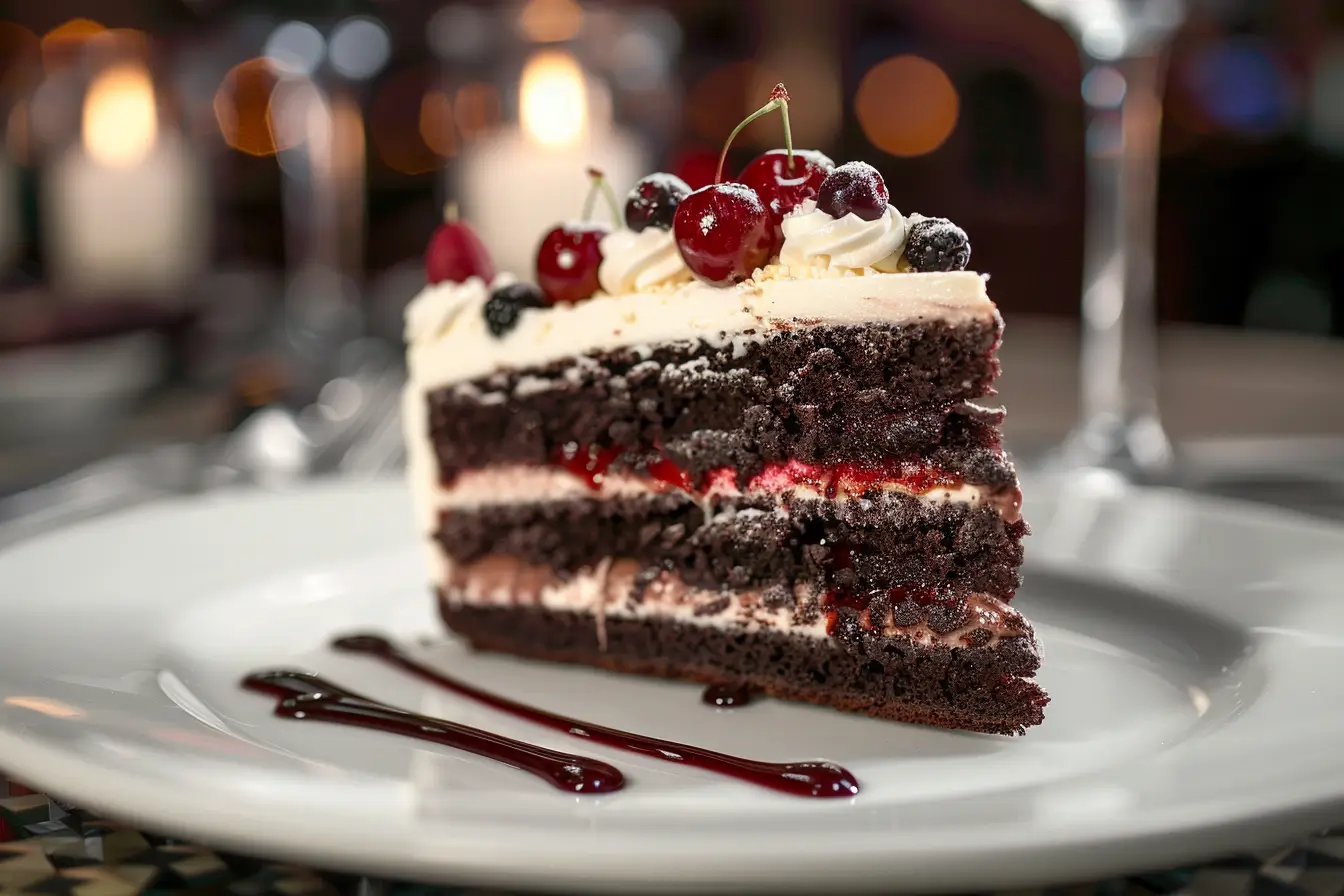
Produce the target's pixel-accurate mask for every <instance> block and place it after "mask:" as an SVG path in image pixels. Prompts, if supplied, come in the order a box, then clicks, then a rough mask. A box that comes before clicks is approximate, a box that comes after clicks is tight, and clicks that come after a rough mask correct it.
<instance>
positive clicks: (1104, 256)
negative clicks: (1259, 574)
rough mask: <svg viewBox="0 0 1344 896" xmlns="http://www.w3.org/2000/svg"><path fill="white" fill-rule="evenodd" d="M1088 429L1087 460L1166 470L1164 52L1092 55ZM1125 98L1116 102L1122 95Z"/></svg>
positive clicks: (1085, 378) (1085, 317)
mask: <svg viewBox="0 0 1344 896" xmlns="http://www.w3.org/2000/svg"><path fill="white" fill-rule="evenodd" d="M1086 67H1087V69H1088V71H1087V76H1088V80H1087V81H1086V82H1085V84H1089V83H1090V87H1091V88H1095V89H1088V90H1085V91H1084V94H1085V98H1086V99H1087V103H1086V104H1085V108H1086V110H1087V135H1086V140H1087V217H1086V230H1085V249H1084V261H1083V267H1084V270H1083V308H1082V321H1083V335H1082V359H1081V371H1080V377H1081V389H1082V408H1081V410H1082V415H1083V421H1082V427H1081V432H1080V433H1079V436H1080V439H1079V441H1080V442H1081V444H1082V448H1083V450H1084V451H1085V453H1087V454H1088V455H1090V457H1088V458H1086V460H1087V461H1088V462H1092V463H1101V464H1104V465H1112V466H1122V467H1131V468H1135V469H1136V470H1137V471H1139V472H1144V471H1152V470H1156V469H1159V468H1162V467H1165V466H1166V465H1168V464H1169V463H1170V460H1171V449H1170V444H1169V443H1168V442H1167V439H1166V436H1165V435H1164V434H1163V431H1162V426H1161V423H1160V420H1159V416H1158V406H1157V390H1156V373H1157V346H1156V337H1157V320H1156V308H1155V304H1154V301H1153V287H1154V262H1153V258H1154V248H1155V244H1156V224H1157V177H1158V155H1159V149H1160V145H1159V144H1160V137H1161V122H1162V86H1163V77H1164V74H1165V55H1164V54H1163V53H1161V52H1154V53H1151V54H1145V55H1139V56H1133V57H1128V58H1124V59H1120V60H1115V61H1109V62H1105V63H1102V62H1097V61H1093V60H1088V61H1087V63H1086ZM1118 85H1123V98H1122V99H1120V100H1119V102H1118V103H1115V102H1113V100H1114V99H1115V98H1116V97H1117V95H1118V94H1119V93H1120V92H1121V91H1120V89H1119V87H1118Z"/></svg>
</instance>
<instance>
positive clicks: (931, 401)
mask: <svg viewBox="0 0 1344 896" xmlns="http://www.w3.org/2000/svg"><path fill="white" fill-rule="evenodd" d="M1001 331H1002V323H1001V321H999V320H998V319H997V318H996V319H994V320H984V321H973V322H969V323H965V324H960V325H955V326H954V325H951V324H947V323H944V322H939V321H930V322H922V323H916V324H908V325H901V326H882V325H871V326H814V327H799V328H798V329H792V330H783V331H778V332H774V333H771V334H768V335H766V336H764V337H762V338H761V339H759V340H757V341H747V342H739V343H737V344H736V345H734V344H732V343H730V344H728V345H725V346H723V347H718V348H716V347H714V346H712V345H710V344H708V343H706V342H684V343H669V344H666V345H660V346H654V347H642V348H623V349H619V350H613V351H609V352H604V353H599V354H593V355H586V356H581V357H575V358H566V359H563V360H559V361H556V362H553V363H551V364H547V365H544V366H539V367H533V368H518V369H511V370H506V371H500V372H498V373H495V374H492V375H490V376H487V377H482V378H479V379H476V380H473V381H470V382H466V383H458V384H453V385H450V386H445V387H442V388H439V389H435V390H432V391H431V392H430V393H429V411H428V413H429V430H430V437H431V440H432V441H433V442H434V447H435V451H436V453H437V456H438V461H439V468H440V472H441V474H442V475H443V476H444V477H445V478H451V477H452V476H453V475H454V474H455V473H456V472H457V471H459V470H462V469H470V468H478V467H482V466H486V465H488V464H492V463H506V462H508V463H543V462H545V461H546V460H548V459H549V458H551V457H552V456H554V454H555V452H556V451H557V449H559V448H560V447H561V446H563V445H565V444H567V443H578V444H581V445H602V446H623V447H624V448H627V449H631V450H652V449H655V448H656V449H665V448H672V449H673V450H676V451H679V452H682V453H684V454H687V455H696V454H697V453H698V455H699V456H698V457H696V458H693V460H694V462H695V463H703V464H705V465H716V464H717V465H722V463H723V462H724V455H732V456H734V458H735V461H736V462H735V463H734V466H739V467H742V468H747V467H750V466H751V465H753V464H755V465H756V466H757V468H759V465H760V464H762V463H765V462H769V461H772V460H783V459H786V458H796V459H798V460H802V461H806V462H816V463H825V462H833V461H844V460H847V461H877V460H880V459H883V458H888V457H892V456H898V455H905V454H910V453H912V452H914V453H924V452H926V451H930V450H933V449H934V448H936V447H938V446H948V445H953V446H954V445H957V444H958V443H961V444H964V445H976V446H981V447H992V446H997V444H998V437H997V432H996V429H995V427H996V426H997V422H998V421H997V418H996V417H995V416H994V415H993V414H992V413H990V412H984V411H982V410H980V409H968V408H967V407H966V406H965V404H964V403H965V402H967V401H970V400H974V399H977V398H981V397H983V396H986V395H989V394H992V388H991V386H992V383H993V380H994V377H995V376H996V375H997V373H998V361H997V359H996V357H995V348H996V346H997V344H998V340H999V336H1000V333H1001ZM987 414H988V416H987ZM703 432H712V433H717V434H719V435H718V436H716V437H715V439H714V440H713V443H712V444H698V443H697V438H699V437H698V435H697V434H699V433H703ZM701 442H703V439H701ZM710 454H713V455H714V456H712V457H711V456H710Z"/></svg>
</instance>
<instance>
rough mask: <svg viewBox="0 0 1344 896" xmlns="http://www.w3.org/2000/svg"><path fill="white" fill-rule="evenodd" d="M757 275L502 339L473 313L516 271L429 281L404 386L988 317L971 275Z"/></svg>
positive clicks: (522, 324) (550, 322) (549, 317)
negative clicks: (801, 331)
mask: <svg viewBox="0 0 1344 896" xmlns="http://www.w3.org/2000/svg"><path fill="white" fill-rule="evenodd" d="M645 232H646V233H647V232H648V231H645ZM777 270H778V269H776V271H777ZM762 275H763V276H762V278H761V280H760V281H759V282H758V281H757V280H755V279H753V280H749V281H747V282H745V283H742V284H739V285H738V286H734V287H730V288H727V289H722V288H717V287H713V286H708V285H706V284H703V283H699V282H690V283H685V284H683V285H681V286H679V287H676V288H675V289H671V290H651V291H643V292H631V293H626V294H623V295H614V296H603V295H599V296H595V297H594V298H593V299H591V300H589V301H587V302H583V303H581V304H577V305H557V306H554V307H551V308H531V309H527V310H525V311H523V312H522V314H521V316H520V318H519V320H518V324H517V326H516V328H515V329H514V330H513V331H511V332H510V333H508V334H507V335H506V336H505V337H504V338H502V339H500V338H495V337H493V336H492V335H491V334H490V332H489V331H488V330H487V328H486V322H485V319H484V316H483V315H482V313H481V308H482V306H483V305H484V304H485V302H486V300H487V298H488V297H489V295H490V293H491V291H492V290H494V289H496V288H498V287H499V286H501V285H504V284H507V283H511V282H514V280H515V278H513V277H512V276H510V275H507V274H501V275H499V277H498V278H496V280H495V282H493V283H491V284H488V285H487V284H486V283H485V282H483V281H482V280H480V279H479V278H474V277H473V278H471V279H469V280H467V281H466V282H465V283H440V284H435V285H432V286H427V287H426V288H425V289H424V290H422V291H421V292H420V294H419V295H418V296H416V297H415V299H413V300H412V301H411V303H410V305H409V306H408V308H407V311H406V321H407V326H406V339H407V342H408V344H409V346H408V355H407V361H408V364H409V367H410V374H411V377H412V379H413V381H414V387H415V388H419V389H421V390H423V389H425V388H428V387H435V386H442V385H446V384H450V383H454V382H460V381H463V380H471V379H475V378H477V377H481V376H485V375H488V374H490V373H492V372H493V371H495V370H498V369H502V368H525V367H535V366H539V365H542V364H546V363H548V362H551V361H557V360H561V359H563V358H568V357H573V356H575V355H581V354H584V353H588V352H595V351H603V350H610V349H615V348H623V347H636V348H638V347H639V346H649V345H656V344H660V343H666V342H677V341H687V340H700V341H703V342H705V343H707V344H710V345H713V346H715V347H723V346H726V345H734V346H739V347H740V346H744V345H745V344H747V343H750V342H754V341H759V340H761V339H764V338H766V337H767V336H768V335H770V334H771V333H773V332H777V331H780V330H789V329H795V328H805V327H809V326H816V325H822V324H824V325H829V326H868V325H871V324H874V323H886V324H902V323H914V322H921V321H943V322H947V323H951V324H958V323H964V322H966V321H971V320H993V319H994V318H995V317H996V315H997V309H996V308H995V306H994V303H993V302H992V301H990V298H989V294H988V292H987V291H986V289H985V278H984V277H983V276H982V275H980V274H977V273H974V272H970V271H951V272H946V273H942V272H939V273H918V274H917V273H909V274H881V273H876V272H870V273H868V274H867V275H863V276H860V275H858V274H857V272H856V275H855V276H850V277H828V276H824V275H821V273H820V269H818V276H806V275H803V276H799V275H797V274H796V273H793V272H790V274H789V275H787V276H784V277H778V275H777V273H775V272H770V271H765V270H763V271H762Z"/></svg>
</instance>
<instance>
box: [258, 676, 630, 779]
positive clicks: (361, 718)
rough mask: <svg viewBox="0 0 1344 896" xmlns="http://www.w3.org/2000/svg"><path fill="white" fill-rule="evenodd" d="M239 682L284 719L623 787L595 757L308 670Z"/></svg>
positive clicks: (546, 775) (556, 776)
mask: <svg viewBox="0 0 1344 896" xmlns="http://www.w3.org/2000/svg"><path fill="white" fill-rule="evenodd" d="M243 687H245V688H247V689H248V690H250V691H256V692H258V693H262V694H269V695H270V696H272V697H274V698H276V701H277V702H276V705H275V714H276V715H277V716H281V717H283V718H288V719H300V720H303V721H307V722H330V723H332V724H336V725H347V726H350V727H355V728H372V729H374V730H375V731H386V732H388V733H390V734H400V735H402V736H404V737H413V738H415V739H417V740H424V741H429V742H430V743H435V744H442V745H443V746H445V747H452V748H453V749H455V750H462V751H464V752H467V753H475V754H476V755H477V756H483V757H485V758H486V759H493V760H494V761H496V762H502V763H503V764H505V765H511V766H513V767H514V768H516V769H521V770H522V771H525V772H530V773H532V774H534V775H536V776H537V777H538V778H541V779H542V780H544V781H545V782H546V783H548V784H550V785H551V786H552V787H557V788H559V789H560V790H567V791H571V792H573V793H585V794H588V793H591V794H602V793H611V792H613V791H616V790H620V789H621V788H622V787H624V786H625V777H624V776H623V775H622V774H621V772H620V770H619V769H617V768H616V767H615V766H611V765H608V764H607V763H605V762H601V761H599V760H597V759H590V758H588V757H586V756H575V755H573V754H570V753H560V752H557V751H555V750H547V749H544V748H542V747H537V746H533V745H532V744H526V743H523V742H522V741H519V740H513V739H512V738H508V737H504V736H502V735H499V734H491V733H490V732H489V731H482V730H480V729H479V728H471V727H468V726H466V725H459V724H457V723H456V722H449V721H445V720H444V719H436V718H433V717H431V716H422V715H419V714H417V713H413V712H407V711H406V710H404V709H397V708H396V707H395V706H389V705H388V704H386V703H379V702H378V701H376V700H370V699H369V698H367V697H361V696H360V695H359V694H356V693H353V692H352V691H347V690H345V689H344V688H342V687H341V686H339V685H336V684H333V683H332V682H330V681H327V680H326V679H323V678H320V677H318V676H316V675H313V674H311V673H309V672H292V671H288V670H283V669H282V670H276V671H272V672H258V673H256V674H253V675H249V676H247V677H246V678H244V679H243Z"/></svg>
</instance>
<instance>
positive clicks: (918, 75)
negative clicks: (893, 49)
mask: <svg viewBox="0 0 1344 896" xmlns="http://www.w3.org/2000/svg"><path fill="white" fill-rule="evenodd" d="M958 110H959V101H958V98H957V89H956V87H954V86H953V85H952V80H951V79H950V78H948V76H947V73H946V72H944V71H943V70H942V69H941V68H939V67H938V65H937V64H936V63H933V62H930V61H929V60H927V59H923V58H921V57H919V56H895V57H892V58H891V59H887V60H885V61H883V62H879V63H878V64H877V65H875V66H873V67H872V68H871V69H869V70H868V73H867V74H865V75H864V76H863V81H862V82H860V84H859V92H858V94H857V95H856V96H855V97H854V114H855V116H856V117H857V118H858V120H859V126H860V127H862V128H863V133H864V136H866V137H867V138H868V140H869V142H871V143H872V144H873V145H874V146H876V147H877V148H878V149H881V150H883V151H884V152H889V153H891V154H892V155H894V156H922V155H924V154H925V153H930V152H933V151H934V150H935V149H937V148H938V147H939V146H941V145H942V144H943V141H945V140H946V139H947V138H948V136H949V135H951V133H952V130H953V129H954V128H955V127H956V125H957V114H958Z"/></svg>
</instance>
